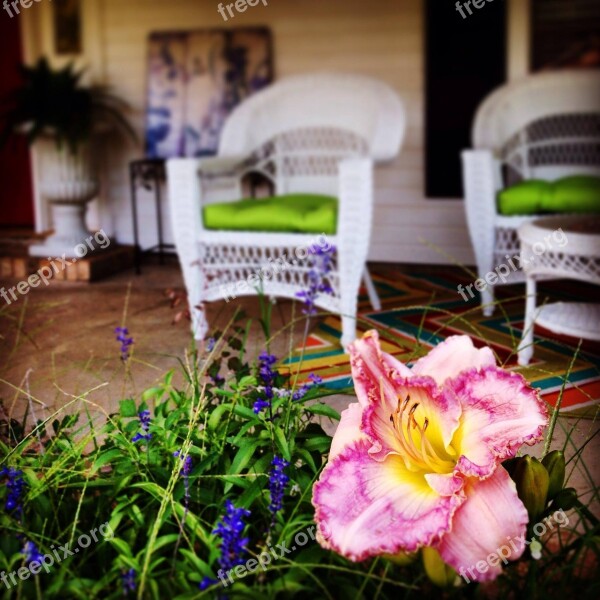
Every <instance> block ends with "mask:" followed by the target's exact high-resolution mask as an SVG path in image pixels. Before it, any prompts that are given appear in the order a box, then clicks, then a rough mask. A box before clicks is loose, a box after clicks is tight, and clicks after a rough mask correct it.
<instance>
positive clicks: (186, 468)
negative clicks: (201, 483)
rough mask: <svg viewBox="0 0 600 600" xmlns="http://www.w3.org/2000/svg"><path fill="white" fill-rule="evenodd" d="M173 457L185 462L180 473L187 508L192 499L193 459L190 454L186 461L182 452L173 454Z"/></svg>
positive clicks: (178, 451)
mask: <svg viewBox="0 0 600 600" xmlns="http://www.w3.org/2000/svg"><path fill="white" fill-rule="evenodd" d="M173 456H175V457H177V456H179V457H180V458H181V460H183V466H182V467H181V471H180V473H181V476H182V477H183V486H184V488H185V505H186V507H187V505H188V503H189V499H190V473H191V472H192V466H193V462H192V457H191V456H190V455H189V454H188V455H187V456H186V457H185V460H184V459H183V456H182V455H181V450H177V451H176V452H173Z"/></svg>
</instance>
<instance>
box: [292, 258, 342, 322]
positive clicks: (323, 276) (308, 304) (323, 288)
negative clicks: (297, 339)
mask: <svg viewBox="0 0 600 600" xmlns="http://www.w3.org/2000/svg"><path fill="white" fill-rule="evenodd" d="M309 252H310V254H311V258H310V263H309V264H310V271H309V272H308V284H309V285H308V289H306V290H302V291H301V292H298V293H297V294H296V297H298V298H300V299H301V300H302V301H303V302H304V310H303V311H302V312H303V313H304V314H305V315H314V314H315V313H316V312H317V309H316V308H315V300H316V299H317V297H318V296H319V295H320V294H333V288H332V287H331V286H330V285H329V283H328V281H329V274H330V273H331V271H332V268H333V255H334V253H335V248H334V247H333V246H331V247H330V248H328V249H327V250H326V249H324V248H321V247H317V246H313V247H312V248H310V250H309Z"/></svg>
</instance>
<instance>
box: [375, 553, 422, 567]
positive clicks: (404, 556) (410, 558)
mask: <svg viewBox="0 0 600 600" xmlns="http://www.w3.org/2000/svg"><path fill="white" fill-rule="evenodd" d="M417 554H418V553H417V552H398V553H397V554H384V555H383V557H384V558H387V559H388V560H391V561H392V562H393V563H394V564H396V565H398V566H399V567H407V566H408V565H410V564H411V563H413V562H415V559H416V558H417Z"/></svg>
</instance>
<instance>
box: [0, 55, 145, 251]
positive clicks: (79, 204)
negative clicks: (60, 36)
mask: <svg viewBox="0 0 600 600" xmlns="http://www.w3.org/2000/svg"><path fill="white" fill-rule="evenodd" d="M20 70H21V75H22V84H21V86H20V87H19V88H17V89H16V90H15V91H14V92H13V93H12V94H11V95H10V96H8V97H7V98H5V99H4V101H3V107H2V108H3V110H2V113H1V116H0V119H1V122H2V124H3V128H2V131H1V133H0V144H2V143H5V142H6V141H7V139H8V138H9V136H10V135H11V133H13V132H15V131H17V132H20V133H22V134H24V135H26V136H27V139H28V141H29V143H30V144H33V143H36V144H45V145H46V146H48V150H49V152H47V153H46V154H45V156H44V169H43V175H42V180H41V181H40V190H41V193H42V194H43V195H44V196H45V197H46V199H47V200H48V201H49V202H50V204H51V207H52V219H53V223H54V234H53V235H52V236H51V237H49V238H48V239H47V240H46V241H45V243H44V244H41V245H37V246H33V247H31V248H30V253H31V254H34V255H37V256H51V255H54V256H57V255H62V254H63V253H65V254H66V256H71V257H73V256H75V254H74V247H75V246H76V245H77V244H79V243H80V242H81V241H82V240H83V239H85V238H86V237H87V236H88V235H89V232H88V231H87V229H86V226H85V211H86V205H87V203H88V202H89V201H90V200H92V199H93V198H94V197H95V196H96V195H97V194H98V189H99V182H98V175H97V168H96V165H95V158H96V156H97V153H96V152H95V150H96V149H97V137H98V134H100V133H102V132H107V131H119V132H122V133H124V134H125V135H127V136H128V137H131V138H132V139H134V140H135V138H136V136H135V132H134V131H133V129H132V127H131V125H130V124H129V123H128V122H127V120H126V118H125V117H124V113H125V111H126V110H127V108H128V106H127V104H126V103H125V102H124V101H123V100H121V99H120V98H118V97H117V96H115V95H114V94H112V93H111V92H110V90H109V89H108V88H106V87H105V86H100V85H92V86H87V87H85V86H83V85H82V84H81V76H82V72H77V71H75V69H74V66H73V65H72V64H70V65H68V66H66V67H64V68H62V69H56V70H54V69H52V68H51V67H50V65H49V64H48V61H47V60H46V59H45V58H41V59H40V60H39V61H38V63H37V64H36V65H35V66H33V67H27V66H22V67H21V68H20Z"/></svg>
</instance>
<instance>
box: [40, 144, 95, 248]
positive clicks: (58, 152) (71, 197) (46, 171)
mask: <svg viewBox="0 0 600 600" xmlns="http://www.w3.org/2000/svg"><path fill="white" fill-rule="evenodd" d="M43 143H44V157H43V172H42V178H41V182H40V193H41V194H42V196H44V197H45V198H46V200H47V201H48V202H49V203H50V208H51V213H52V222H53V225H54V233H53V234H52V235H51V236H50V237H48V238H47V239H46V240H45V241H44V242H43V243H42V244H34V245H32V246H30V247H29V254H30V255H31V256H40V257H45V258H48V257H60V256H62V255H63V254H64V255H65V256H66V257H67V258H76V257H77V256H78V255H77V253H76V251H75V247H76V246H77V245H78V244H81V243H85V240H86V239H88V238H89V236H90V232H89V231H88V229H87V227H86V225H85V213H86V210H87V204H88V202H90V201H91V200H93V199H94V198H95V197H96V196H97V195H98V191H99V188H100V185H99V182H98V178H97V175H96V169H95V168H94V164H93V162H94V161H93V160H92V147H93V144H91V143H86V144H81V145H80V146H79V147H78V149H77V152H76V153H75V154H73V153H72V152H71V151H70V149H69V148H68V147H66V146H63V147H62V148H58V147H57V146H56V143H55V142H54V141H51V140H48V141H45V142H43Z"/></svg>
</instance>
